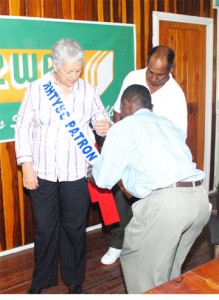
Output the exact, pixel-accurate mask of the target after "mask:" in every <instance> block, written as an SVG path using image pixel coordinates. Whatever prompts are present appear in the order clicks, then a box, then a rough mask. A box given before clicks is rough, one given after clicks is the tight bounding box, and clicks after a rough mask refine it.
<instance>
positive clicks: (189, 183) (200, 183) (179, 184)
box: [168, 180, 203, 187]
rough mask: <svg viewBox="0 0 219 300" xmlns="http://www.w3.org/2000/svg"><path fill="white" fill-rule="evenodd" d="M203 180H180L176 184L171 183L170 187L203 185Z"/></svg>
mask: <svg viewBox="0 0 219 300" xmlns="http://www.w3.org/2000/svg"><path fill="white" fill-rule="evenodd" d="M202 183H203V180H197V181H178V182H176V183H174V184H171V185H169V186H168V187H193V186H199V185H202Z"/></svg>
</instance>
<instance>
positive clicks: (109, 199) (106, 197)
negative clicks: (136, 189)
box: [88, 180, 120, 225]
mask: <svg viewBox="0 0 219 300" xmlns="http://www.w3.org/2000/svg"><path fill="white" fill-rule="evenodd" d="M88 189H89V192H90V198H91V202H92V203H94V202H98V203H99V207H100V211H101V215H102V218H103V222H104V224H105V225H111V224H113V223H117V222H119V221H120V218H119V214H118V211H117V207H116V204H115V201H114V197H113V194H112V192H111V191H110V190H108V189H101V188H99V187H98V186H97V185H95V184H93V183H92V182H91V181H89V180H88Z"/></svg>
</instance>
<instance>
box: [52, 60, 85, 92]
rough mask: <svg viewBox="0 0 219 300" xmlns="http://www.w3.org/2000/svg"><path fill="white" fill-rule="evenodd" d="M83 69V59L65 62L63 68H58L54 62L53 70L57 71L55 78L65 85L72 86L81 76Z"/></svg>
mask: <svg viewBox="0 0 219 300" xmlns="http://www.w3.org/2000/svg"><path fill="white" fill-rule="evenodd" d="M82 69H83V61H78V62H75V63H69V62H63V63H62V66H61V68H57V66H56V64H55V63H53V70H54V71H55V79H56V80H57V81H58V82H59V83H60V84H61V85H63V86H65V87H72V86H73V85H74V84H75V82H76V81H77V80H78V78H79V77H80V76H81V72H82Z"/></svg>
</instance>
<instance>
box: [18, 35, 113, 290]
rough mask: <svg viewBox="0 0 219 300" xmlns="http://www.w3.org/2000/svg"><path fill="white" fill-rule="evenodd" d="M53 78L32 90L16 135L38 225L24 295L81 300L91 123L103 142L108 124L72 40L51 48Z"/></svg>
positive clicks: (22, 108)
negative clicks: (45, 293)
mask: <svg viewBox="0 0 219 300" xmlns="http://www.w3.org/2000/svg"><path fill="white" fill-rule="evenodd" d="M52 65H53V70H52V71H51V72H49V73H47V74H46V75H44V76H42V77H41V78H40V79H38V80H36V81H35V82H32V83H31V84H30V85H29V86H28V88H27V91H26V93H25V96H24V99H23V102H22V104H21V106H20V109H19V112H18V117H17V125H16V130H15V144H16V156H17V162H18V164H19V165H21V168H22V173H23V185H24V187H25V188H27V189H28V190H29V191H30V196H31V203H32V209H33V218H34V225H35V249H34V255H35V267H34V271H33V278H32V284H31V287H30V289H29V291H28V293H29V294H40V293H41V290H42V289H44V288H47V287H49V286H52V285H56V284H57V282H58V261H60V271H61V276H62V279H63V281H64V282H65V284H66V285H67V286H68V287H69V293H70V294H80V293H82V283H83V281H84V276H85V255H86V247H85V232H86V224H87V213H88V210H89V206H90V197H89V192H88V187H87V180H86V174H87V168H88V165H89V163H90V161H91V160H92V159H93V158H94V157H95V151H96V149H95V147H94V143H95V139H94V134H93V132H92V129H91V128H90V122H91V123H92V125H93V128H94V130H96V133H97V134H98V135H100V136H105V135H106V132H107V130H108V128H109V127H110V126H111V121H110V118H109V115H108V113H107V111H106V110H105V108H104V106H103V104H102V102H101V100H100V97H99V95H98V92H97V88H96V87H95V86H93V85H91V84H89V83H87V82H86V81H84V80H82V79H81V78H80V75H81V72H82V69H83V65H84V51H83V49H82V47H81V45H80V44H79V43H77V42H76V41H75V40H73V39H61V40H60V41H58V42H57V43H55V45H54V46H53V48H52Z"/></svg>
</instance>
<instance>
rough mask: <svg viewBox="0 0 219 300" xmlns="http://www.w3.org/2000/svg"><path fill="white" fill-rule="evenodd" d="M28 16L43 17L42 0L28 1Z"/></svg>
mask: <svg viewBox="0 0 219 300" xmlns="http://www.w3.org/2000/svg"><path fill="white" fill-rule="evenodd" d="M26 8H27V16H28V17H43V6H42V1H41V0H28V1H26Z"/></svg>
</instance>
